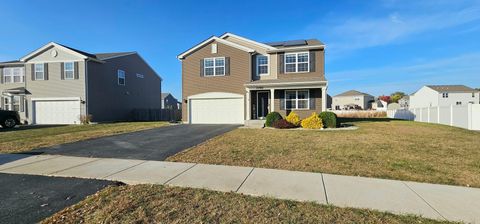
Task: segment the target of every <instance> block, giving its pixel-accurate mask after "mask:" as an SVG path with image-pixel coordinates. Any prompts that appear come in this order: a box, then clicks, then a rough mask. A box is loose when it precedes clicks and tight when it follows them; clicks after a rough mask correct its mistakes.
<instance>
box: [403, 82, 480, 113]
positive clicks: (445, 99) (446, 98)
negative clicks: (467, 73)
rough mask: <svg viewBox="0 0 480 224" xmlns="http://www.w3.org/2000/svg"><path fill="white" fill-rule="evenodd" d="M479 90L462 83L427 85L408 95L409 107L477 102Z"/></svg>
mask: <svg viewBox="0 0 480 224" xmlns="http://www.w3.org/2000/svg"><path fill="white" fill-rule="evenodd" d="M479 99H480V91H478V90H475V89H473V88H470V87H468V86H464V85H428V86H423V87H422V88H420V89H419V90H418V91H416V92H415V93H413V94H412V95H410V108H411V109H412V108H426V107H444V106H451V105H457V106H461V105H467V104H469V103H471V104H478V102H479Z"/></svg>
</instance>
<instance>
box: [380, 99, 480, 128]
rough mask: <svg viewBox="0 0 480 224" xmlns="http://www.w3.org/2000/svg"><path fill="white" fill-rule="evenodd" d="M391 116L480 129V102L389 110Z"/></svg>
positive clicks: (388, 114) (388, 113)
mask: <svg viewBox="0 0 480 224" xmlns="http://www.w3.org/2000/svg"><path fill="white" fill-rule="evenodd" d="M387 116H388V117H389V118H396V119H403V120H410V121H419V122H428V123H436V124H445V125H450V126H455V127H460V128H465V129H469V130H480V104H468V105H461V106H454V105H452V106H446V107H425V108H411V109H400V110H388V111H387Z"/></svg>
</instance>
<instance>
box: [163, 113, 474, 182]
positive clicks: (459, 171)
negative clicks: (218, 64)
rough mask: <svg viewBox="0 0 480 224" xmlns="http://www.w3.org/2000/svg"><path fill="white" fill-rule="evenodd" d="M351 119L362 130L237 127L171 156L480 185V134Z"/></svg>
mask: <svg viewBox="0 0 480 224" xmlns="http://www.w3.org/2000/svg"><path fill="white" fill-rule="evenodd" d="M350 121H352V120H350ZM352 123H353V124H354V125H356V126H358V127H359V129H358V130H354V131H325V132H322V131H292V130H274V129H237V130H234V131H232V132H229V133H226V134H224V135H222V136H219V137H216V138H214V139H212V140H210V141H208V142H206V143H204V144H201V145H199V146H196V147H194V148H191V149H190V150H187V151H184V152H181V153H179V154H176V155H174V156H172V157H170V158H168V159H167V160H169V161H179V162H180V161H181V162H194V163H207V164H224V165H237V166H251V167H264V168H274V169H286V170H298V171H307V172H324V173H332V174H343V175H353V176H357V175H359V176H367V177H378V178H387V179H398V180H410V181H420V182H430V183H439V184H451V185H463V186H472V187H480V162H479V161H480V148H479V146H480V132H475V131H468V130H465V129H460V128H454V127H449V126H444V125H435V124H427V123H419V122H411V121H398V120H388V119H370V120H369V121H359V120H358V119H357V120H356V121H355V120H353V122H352Z"/></svg>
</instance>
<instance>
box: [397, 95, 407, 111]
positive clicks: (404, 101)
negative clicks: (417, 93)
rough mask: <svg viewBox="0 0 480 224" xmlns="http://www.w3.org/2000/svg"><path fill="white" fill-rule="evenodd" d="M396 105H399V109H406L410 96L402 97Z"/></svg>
mask: <svg viewBox="0 0 480 224" xmlns="http://www.w3.org/2000/svg"><path fill="white" fill-rule="evenodd" d="M398 104H400V107H401V108H408V107H409V105H410V96H403V97H402V98H401V99H399V100H398Z"/></svg>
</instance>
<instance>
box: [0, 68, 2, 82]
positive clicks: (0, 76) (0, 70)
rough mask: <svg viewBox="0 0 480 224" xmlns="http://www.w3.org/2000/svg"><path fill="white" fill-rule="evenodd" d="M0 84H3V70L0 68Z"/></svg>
mask: <svg viewBox="0 0 480 224" xmlns="http://www.w3.org/2000/svg"><path fill="white" fill-rule="evenodd" d="M0 84H3V68H0Z"/></svg>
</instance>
